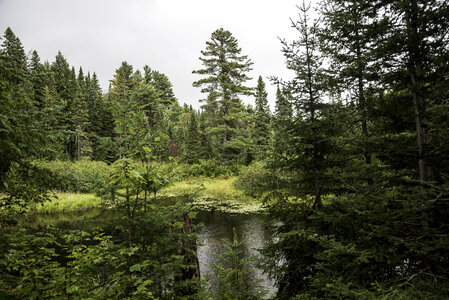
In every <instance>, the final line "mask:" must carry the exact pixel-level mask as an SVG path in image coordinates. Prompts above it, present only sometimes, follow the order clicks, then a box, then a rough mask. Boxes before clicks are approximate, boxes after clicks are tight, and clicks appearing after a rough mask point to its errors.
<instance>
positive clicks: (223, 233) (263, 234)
mask: <svg viewBox="0 0 449 300" xmlns="http://www.w3.org/2000/svg"><path fill="white" fill-rule="evenodd" d="M197 221H200V222H202V223H203V224H204V226H203V227H202V229H201V230H200V232H199V233H198V250H197V251H198V252H197V253H198V260H199V263H200V273H201V278H202V279H206V280H208V282H209V287H210V288H214V287H215V286H216V281H215V276H214V272H213V271H214V270H213V268H212V267H211V264H212V263H217V254H223V253H225V252H226V251H227V245H226V242H225V241H228V242H232V241H233V228H235V230H236V233H237V236H238V240H239V241H243V255H244V256H259V251H258V249H261V248H263V247H264V246H265V245H266V244H267V243H270V241H271V238H270V235H269V228H268V226H270V224H269V223H267V222H265V221H266V220H265V218H264V217H263V216H262V215H258V214H249V215H248V214H229V213H224V212H200V213H199V214H198V216H197ZM224 267H226V266H224ZM249 280H259V281H260V285H261V286H262V287H263V288H264V289H265V290H267V291H268V294H269V295H271V294H273V293H274V292H275V288H274V283H273V282H272V281H271V280H270V279H269V278H268V277H267V276H266V275H265V274H263V272H262V271H261V270H260V269H257V268H254V270H253V274H252V278H250V279H249Z"/></svg>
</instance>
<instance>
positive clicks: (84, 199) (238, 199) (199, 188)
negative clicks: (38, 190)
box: [32, 177, 262, 213]
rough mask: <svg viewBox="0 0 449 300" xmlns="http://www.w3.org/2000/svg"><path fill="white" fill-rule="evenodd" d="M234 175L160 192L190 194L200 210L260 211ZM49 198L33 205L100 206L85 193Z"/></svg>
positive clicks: (52, 208)
mask: <svg viewBox="0 0 449 300" xmlns="http://www.w3.org/2000/svg"><path fill="white" fill-rule="evenodd" d="M235 180H236V177H230V178H192V179H186V180H183V181H179V182H175V183H173V184H171V185H170V186H168V187H166V188H164V189H162V190H161V191H160V193H159V195H160V196H164V197H181V196H184V195H190V196H192V195H193V200H194V204H195V205H197V206H198V207H200V208H201V209H207V210H210V209H215V210H222V211H227V212H233V213H251V212H259V211H261V210H262V208H261V200H260V199H255V198H252V197H249V196H247V195H245V194H244V193H243V192H242V191H241V190H237V189H236V188H235V187H234V184H233V183H234V181H235ZM55 196H56V197H55V198H54V199H53V200H52V201H47V202H45V203H43V204H38V205H35V206H34V207H33V209H32V210H33V211H35V212H37V213H57V212H84V211H86V210H88V209H91V208H98V207H102V199H101V198H100V197H97V196H95V195H94V194H87V193H62V192H60V193H56V194H55Z"/></svg>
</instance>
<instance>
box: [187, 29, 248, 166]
mask: <svg viewBox="0 0 449 300" xmlns="http://www.w3.org/2000/svg"><path fill="white" fill-rule="evenodd" d="M206 45H207V46H206V49H205V50H203V51H201V54H202V55H203V57H200V60H201V62H202V63H203V66H204V67H205V68H204V69H201V70H197V71H193V73H194V74H199V75H206V76H207V77H206V78H202V79H200V80H198V81H195V82H194V83H193V86H195V87H203V88H202V90H201V92H202V93H206V94H207V98H206V100H203V101H205V105H204V106H203V108H204V109H205V111H206V113H207V114H208V115H209V116H211V117H213V118H214V119H213V120H214V122H213V124H211V123H209V124H211V125H210V127H211V128H209V129H208V131H209V132H210V134H212V135H214V136H215V144H216V147H217V148H219V149H220V152H221V159H222V161H225V160H230V159H235V158H236V156H238V155H239V153H240V152H241V151H242V149H243V148H242V143H241V141H240V140H239V139H238V137H239V128H240V127H241V126H242V124H241V120H242V113H243V111H244V106H243V104H242V101H241V99H240V98H239V96H241V95H250V94H251V89H250V88H249V87H246V86H245V85H244V83H245V82H246V81H247V80H248V79H249V77H248V76H247V75H246V73H247V72H249V71H250V70H251V65H252V62H251V61H250V60H249V59H248V57H247V56H246V55H241V51H242V50H241V48H239V47H238V43H237V39H236V38H235V37H234V36H233V35H232V34H231V32H229V31H227V30H224V29H223V28H220V29H218V30H216V31H214V32H213V33H212V35H211V41H207V42H206Z"/></svg>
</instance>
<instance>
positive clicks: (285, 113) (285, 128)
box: [272, 86, 293, 162]
mask: <svg viewBox="0 0 449 300" xmlns="http://www.w3.org/2000/svg"><path fill="white" fill-rule="evenodd" d="M292 122H293V111H292V106H291V103H290V102H289V101H288V99H287V97H286V96H285V95H284V93H283V92H282V91H281V89H280V88H279V86H278V87H277V90H276V105H275V112H274V118H273V129H274V135H273V146H272V148H273V155H274V162H279V157H278V156H281V157H282V156H283V155H284V153H285V150H286V149H287V147H288V145H289V141H290V138H289V131H290V130H291V128H292V124H293V123H292Z"/></svg>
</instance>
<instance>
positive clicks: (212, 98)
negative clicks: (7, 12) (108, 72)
mask: <svg viewBox="0 0 449 300" xmlns="http://www.w3.org/2000/svg"><path fill="white" fill-rule="evenodd" d="M217 32H219V33H220V34H222V35H223V34H224V35H225V36H219V37H218V38H219V39H222V40H224V39H231V40H230V41H229V40H228V41H226V42H228V43H230V42H232V43H235V46H234V47H235V49H236V50H238V49H237V42H236V40H235V38H234V37H232V35H231V34H230V32H228V31H223V30H221V31H217ZM213 38H214V37H213ZM238 51H240V50H238ZM1 54H2V56H1V60H2V72H3V76H2V80H3V86H4V89H3V91H4V95H5V97H9V98H11V101H10V102H8V105H10V107H9V108H10V109H11V110H9V111H8V110H7V108H6V107H4V111H3V114H2V115H3V116H4V117H5V122H11V127H9V129H10V130H11V132H7V129H6V128H8V126H5V129H6V130H4V131H3V134H4V135H5V136H4V139H3V140H4V141H5V143H4V144H3V146H4V147H3V149H2V150H4V151H3V152H5V153H8V152H9V153H11V155H13V152H14V151H17V152H21V151H22V150H25V149H8V147H9V146H11V147H13V146H12V144H11V143H9V144H10V145H9V146H8V145H7V144H8V143H7V141H8V140H14V139H15V138H24V136H27V135H32V134H38V135H39V134H40V135H41V136H40V138H39V139H40V143H39V151H37V152H35V153H31V152H30V151H29V149H27V150H25V151H24V152H23V151H22V152H23V154H25V153H28V154H35V155H36V156H37V157H39V158H45V159H49V160H52V159H62V160H81V159H82V158H83V157H84V158H86V157H88V158H90V159H92V160H101V161H106V162H110V163H111V162H113V161H115V160H117V159H119V158H122V157H123V156H124V155H126V154H127V151H128V150H129V149H125V148H126V147H127V146H126V145H128V142H131V140H134V141H139V143H140V144H141V145H143V144H148V143H149V145H150V146H152V148H153V149H154V152H155V153H156V154H157V157H158V158H159V159H160V160H168V158H169V157H178V158H179V159H180V160H181V161H183V162H186V163H197V162H198V161H199V160H200V159H217V161H218V162H219V163H221V164H225V163H226V164H229V163H231V164H237V163H238V164H248V163H250V162H251V161H252V160H253V159H254V158H255V157H262V156H263V152H264V151H266V150H267V147H268V145H269V144H270V143H271V141H270V136H271V113H270V110H269V108H268V104H267V103H268V102H267V101H268V100H267V93H266V91H265V83H264V82H263V80H262V78H261V77H260V78H259V82H258V86H257V88H250V87H244V86H243V85H242V84H241V82H244V81H246V80H247V79H249V78H248V77H247V76H246V75H245V74H244V72H245V71H249V70H250V68H249V67H248V68H247V67H245V68H244V69H242V70H241V71H242V72H238V73H236V74H233V73H232V72H234V70H233V68H234V69H236V70H238V67H237V68H235V65H232V63H233V62H230V63H229V65H230V66H231V68H230V69H229V71H228V73H229V74H224V75H223V76H230V77H229V78H228V79H226V80H230V81H229V83H226V82H225V81H222V82H221V83H220V84H219V85H218V86H220V87H221V85H223V87H222V88H223V89H224V90H223V91H221V92H218V91H217V90H215V91H214V92H213V93H211V94H209V96H208V99H207V100H205V103H204V105H203V106H202V109H201V110H199V111H197V110H195V109H193V108H192V107H191V106H187V105H184V106H183V107H181V106H180V105H179V103H178V99H177V98H176V97H175V95H174V93H173V89H172V84H171V82H170V80H169V79H168V77H167V76H166V75H164V74H163V73H160V72H158V71H156V70H153V69H151V68H150V67H148V66H145V67H144V68H143V70H142V71H140V70H134V69H133V66H131V65H129V64H128V63H126V62H123V63H122V64H121V66H120V67H119V68H118V69H117V70H116V72H115V75H114V78H113V79H112V80H110V85H109V89H108V91H107V92H106V93H103V92H102V90H101V88H100V86H99V82H98V78H97V75H96V74H95V73H92V74H91V73H90V72H87V74H85V72H84V71H83V69H82V67H79V69H75V67H73V66H70V64H69V62H68V61H67V60H66V58H65V57H64V56H63V55H62V53H61V52H58V54H57V55H56V57H55V60H54V61H53V62H51V63H50V62H47V61H46V62H41V60H40V58H39V55H38V53H37V52H36V51H31V52H30V54H29V55H26V53H25V50H24V48H23V46H22V44H21V42H20V40H19V38H18V37H17V36H15V35H14V33H13V32H12V30H11V29H10V28H8V29H7V30H6V32H5V34H4V36H3V43H2V52H1ZM238 71H240V70H238ZM201 72H202V71H198V73H200V74H201ZM233 76H234V77H235V78H238V79H237V83H236V84H235V86H234V82H232V80H234V78H232V77H233ZM240 76H243V77H242V78H239V77H240ZM238 81H241V82H238ZM203 83H204V81H201V80H200V81H198V82H196V83H194V84H195V85H201V84H203ZM216 84H218V83H214V84H213V87H214V88H215V86H216ZM226 84H228V85H229V86H226V87H224V86H225V85H226ZM209 89H210V88H209ZM239 89H242V91H240V90H239ZM6 93H8V95H7V94H6ZM240 94H245V95H254V97H255V103H256V106H255V107H252V106H251V105H247V106H245V105H244V104H242V101H241V99H239V98H238V97H234V96H239V95H240ZM220 97H222V98H221V99H218V98H220ZM12 99H14V100H12ZM19 99H21V100H22V101H19ZM19 107H20V108H23V109H24V110H23V113H24V115H23V117H24V118H25V119H26V120H25V119H23V120H19V119H17V120H16V121H13V120H12V119H13V117H14V116H16V115H17V112H16V110H17V109H18V108H19ZM13 122H19V123H17V124H14V128H12V124H13ZM20 122H22V123H20ZM5 125H6V124H5ZM18 128H21V131H20V133H19V132H16V133H14V132H12V131H14V130H18ZM24 131H25V134H24ZM14 135H16V136H15V137H14ZM155 139H156V140H157V143H155ZM125 140H126V141H125ZM128 140H129V141H128ZM13 144H14V145H15V144H16V143H13ZM36 145H37V144H36ZM11 161H13V160H12V159H11V157H6V156H5V157H4V162H3V163H4V170H6V169H7V168H8V167H7V166H8V164H9V162H11Z"/></svg>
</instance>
